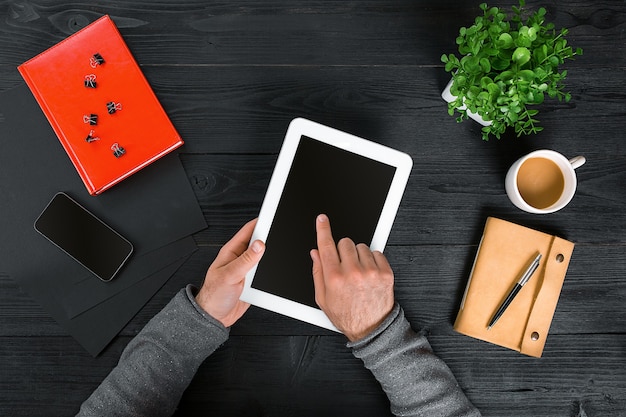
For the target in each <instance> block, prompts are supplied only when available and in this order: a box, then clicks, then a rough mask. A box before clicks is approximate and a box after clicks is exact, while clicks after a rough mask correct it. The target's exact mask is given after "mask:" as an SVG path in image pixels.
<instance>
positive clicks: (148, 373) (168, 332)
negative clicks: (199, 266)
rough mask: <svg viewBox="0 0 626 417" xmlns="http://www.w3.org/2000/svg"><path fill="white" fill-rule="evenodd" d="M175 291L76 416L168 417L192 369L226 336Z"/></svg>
mask: <svg viewBox="0 0 626 417" xmlns="http://www.w3.org/2000/svg"><path fill="white" fill-rule="evenodd" d="M193 291H194V289H193V287H191V286H187V288H186V289H183V290H181V291H180V292H179V293H178V294H177V295H176V296H175V297H174V298H173V299H172V301H170V303H169V304H168V305H167V306H166V307H165V308H164V309H163V310H162V311H161V312H160V313H159V314H157V315H156V316H154V318H153V319H152V320H150V322H149V323H148V324H147V325H146V326H145V327H144V328H143V330H142V331H141V332H140V333H139V334H138V335H137V336H136V337H135V338H134V339H133V340H132V341H131V342H130V343H129V344H128V346H126V349H124V352H122V356H121V358H120V361H119V363H118V365H117V366H116V367H115V368H114V369H113V370H112V371H111V373H110V374H109V375H108V376H107V377H106V379H105V380H104V381H103V382H102V384H101V385H100V386H99V387H98V388H97V389H96V391H94V392H93V394H92V395H91V396H90V397H89V398H88V399H87V401H85V402H84V403H83V404H82V406H81V408H80V411H79V413H78V416H81V417H83V416H105V415H106V416H170V415H172V414H173V413H174V411H175V410H176V407H177V406H178V403H179V401H180V399H181V397H182V395H183V392H184V391H185V389H186V388H187V386H188V385H189V383H190V382H191V380H192V378H193V377H194V375H195V373H196V371H197V370H198V367H199V366H200V365H201V364H202V362H203V361H204V360H205V359H206V358H207V357H208V356H209V355H210V354H211V353H213V352H214V351H215V350H216V349H217V348H218V347H219V346H220V345H221V344H222V343H224V342H225V341H226V340H227V339H228V333H229V330H228V329H227V328H225V327H224V326H223V325H222V324H221V323H220V322H219V321H217V320H216V319H214V318H213V317H211V316H210V315H209V314H207V313H206V312H205V311H204V310H203V309H202V308H201V307H200V306H199V305H198V304H197V303H196V300H195V297H194V294H193Z"/></svg>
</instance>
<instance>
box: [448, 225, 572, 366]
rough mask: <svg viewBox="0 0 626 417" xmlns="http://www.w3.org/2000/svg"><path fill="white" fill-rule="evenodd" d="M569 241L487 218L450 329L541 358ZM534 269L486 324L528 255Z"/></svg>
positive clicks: (570, 248) (568, 257) (564, 272)
mask: <svg viewBox="0 0 626 417" xmlns="http://www.w3.org/2000/svg"><path fill="white" fill-rule="evenodd" d="M573 250H574V244H573V243H572V242H569V241H567V240H565V239H561V238H559V237H557V236H553V235H550V234H547V233H543V232H540V231H537V230H533V229H530V228H527V227H524V226H520V225H517V224H514V223H511V222H507V221H505V220H501V219H497V218H493V217H489V218H488V219H487V223H486V225H485V229H484V232H483V237H482V240H481V243H480V245H479V247H478V253H477V255H476V258H475V260H474V266H473V268H472V272H471V273H470V277H469V280H468V283H467V287H466V289H465V294H464V296H463V300H462V302H461V308H460V310H459V313H458V315H457V318H456V322H455V323H454V329H455V330H456V331H457V332H459V333H463V334H465V335H468V336H471V337H474V338H477V339H481V340H484V341H487V342H490V343H494V344H496V345H500V346H503V347H506V348H509V349H513V350H516V351H518V352H521V353H523V354H525V355H529V356H534V357H541V354H542V353H543V348H544V345H545V343H546V339H547V336H548V331H549V329H550V324H551V322H552V317H553V315H554V312H555V309H556V305H557V302H558V299H559V295H560V293H561V288H562V286H563V281H564V279H565V274H566V272H567V267H568V265H569V262H570V258H571V256H572V252H573ZM537 253H541V255H542V259H541V262H540V264H539V268H538V269H537V270H536V271H535V273H534V274H533V275H532V277H531V278H530V280H529V281H528V283H527V284H526V285H524V286H523V287H522V289H521V290H520V292H519V293H518V294H517V296H516V297H515V299H514V300H513V301H512V302H511V304H510V305H509V307H508V308H507V310H506V311H505V312H504V314H503V315H502V317H501V318H500V319H499V320H498V322H497V323H496V324H495V325H494V326H493V327H492V328H491V329H490V330H487V325H488V323H489V321H490V319H491V318H492V316H493V315H494V313H495V312H496V310H497V309H498V307H499V306H500V304H501V303H502V301H503V300H504V299H505V298H506V296H507V294H508V293H509V291H510V290H511V289H512V288H513V286H514V285H515V283H516V282H517V281H518V280H519V279H520V276H521V274H522V273H523V272H524V270H525V269H526V268H527V267H528V265H529V263H530V262H531V261H532V260H533V258H534V257H535V256H536V255H537Z"/></svg>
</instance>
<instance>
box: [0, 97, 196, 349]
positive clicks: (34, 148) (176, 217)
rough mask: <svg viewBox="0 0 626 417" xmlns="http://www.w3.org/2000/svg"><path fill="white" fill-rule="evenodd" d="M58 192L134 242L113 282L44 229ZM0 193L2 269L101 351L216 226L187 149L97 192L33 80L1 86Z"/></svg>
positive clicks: (87, 343)
mask: <svg viewBox="0 0 626 417" xmlns="http://www.w3.org/2000/svg"><path fill="white" fill-rule="evenodd" d="M79 122H80V123H82V122H81V121H79ZM58 191H63V192H66V193H67V194H69V195H70V196H72V197H73V198H74V199H75V200H77V201H78V202H79V203H80V204H81V205H83V206H85V207H86V208H87V209H88V210H89V211H91V212H92V213H94V214H95V215H96V216H98V217H99V218H101V219H102V220H103V221H105V223H107V224H109V225H110V226H111V227H113V228H114V229H115V230H117V231H119V232H120V233H121V234H122V235H124V236H125V237H126V238H128V239H129V240H130V241H131V242H132V243H133V245H134V247H135V253H134V254H133V255H132V257H131V259H130V260H129V263H128V264H127V265H126V266H125V267H124V269H123V270H122V271H121V273H120V274H119V275H118V276H117V277H116V278H114V280H113V281H111V282H109V283H105V282H102V281H100V280H98V279H97V278H96V277H95V276H93V275H91V274H90V273H89V272H88V271H87V270H86V269H84V268H83V267H82V266H81V265H79V264H78V263H77V262H75V261H73V260H72V259H71V258H69V257H68V256H67V255H65V254H64V253H63V252H61V251H60V250H59V249H58V248H57V247H55V246H54V245H52V244H51V243H50V242H49V241H47V240H46V239H45V238H43V237H42V236H41V235H39V234H38V233H37V232H36V231H35V230H34V228H33V222H34V221H35V219H36V218H37V216H38V215H39V214H40V213H41V211H42V210H43V209H44V207H45V206H46V204H47V203H48V202H49V201H50V199H51V198H52V196H53V195H54V194H55V193H56V192H58ZM0 196H1V197H0V230H2V239H0V271H2V272H6V273H7V274H8V275H10V276H11V277H12V278H13V279H15V280H16V281H17V282H18V283H19V284H20V285H21V286H22V287H23V288H24V289H25V290H26V291H27V292H29V294H30V295H31V296H32V297H33V298H34V299H35V300H37V301H38V302H39V303H40V304H41V305H42V306H43V307H44V308H45V309H46V310H47V311H48V312H49V314H50V315H51V316H52V317H53V318H54V319H55V320H56V321H57V322H58V323H59V324H60V325H61V326H63V327H64V328H65V329H66V330H67V331H68V333H69V334H71V335H72V336H73V337H74V338H75V339H76V340H77V341H78V342H79V343H81V344H82V345H83V346H84V347H85V348H86V349H87V350H88V351H89V353H91V354H92V355H94V356H95V355H97V354H98V353H100V352H101V351H102V349H104V348H105V347H106V345H107V344H108V343H109V342H110V341H111V340H112V339H113V338H114V337H115V335H116V334H117V333H119V331H120V330H121V329H122V328H123V327H124V326H125V325H126V324H127V323H128V321H129V320H130V319H131V318H132V317H133V316H134V315H135V314H136V313H137V312H138V311H139V310H140V309H141V307H142V306H143V305H144V304H145V303H146V302H147V301H148V300H149V299H150V298H151V297H152V296H153V295H154V293H156V291H158V289H159V288H160V287H161V286H162V285H163V284H164V283H165V282H166V281H167V279H168V278H169V277H170V276H171V275H172V274H174V272H175V271H176V270H177V269H178V268H179V267H180V266H181V265H182V263H183V262H184V259H185V258H187V257H188V256H189V255H190V254H191V253H192V252H193V251H194V250H195V249H196V247H195V243H194V241H193V239H192V238H191V237H190V236H191V235H192V234H193V233H195V232H198V231H200V230H202V229H204V228H205V227H206V222H205V220H204V216H203V214H202V211H201V210H200V207H199V206H198V202H197V200H196V197H195V194H194V192H193V189H192V188H191V185H190V184H189V181H188V178H187V175H186V174H185V171H184V169H183V166H182V164H181V162H180V159H179V157H178V155H177V154H170V155H168V156H166V157H164V158H163V159H161V160H159V161H156V162H155V163H153V164H152V165H150V166H148V167H146V168H144V169H143V170H142V171H140V172H138V173H137V174H135V175H133V176H132V177H130V178H128V179H127V180H125V181H123V182H121V183H120V184H118V185H116V186H115V187H113V188H112V189H110V190H108V191H106V192H105V193H103V194H102V195H99V196H90V195H89V194H88V192H87V190H86V189H85V187H84V185H83V183H82V182H81V180H80V178H79V177H78V174H77V173H76V170H75V169H74V167H73V165H72V163H71V162H70V160H69V158H68V156H67V154H66V153H65V151H64V150H63V148H62V146H61V144H60V143H59V141H58V139H57V137H56V135H55V134H54V132H53V130H52V128H51V127H50V125H49V123H48V121H47V119H46V118H45V116H44V114H43V112H42V111H41V109H40V108H39V106H38V104H37V102H36V101H35V99H34V97H33V96H32V94H31V92H30V90H29V89H28V88H27V86H26V85H20V86H18V87H15V88H13V89H11V90H7V91H5V92H3V93H1V94H0ZM103 256H106V254H103Z"/></svg>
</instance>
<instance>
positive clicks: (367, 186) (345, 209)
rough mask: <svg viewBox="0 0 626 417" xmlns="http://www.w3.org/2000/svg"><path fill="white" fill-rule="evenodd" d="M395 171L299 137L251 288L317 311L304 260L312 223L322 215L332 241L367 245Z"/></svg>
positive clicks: (310, 241)
mask: <svg viewBox="0 0 626 417" xmlns="http://www.w3.org/2000/svg"><path fill="white" fill-rule="evenodd" d="M395 171H396V168H395V167H393V166H390V165H387V164H384V163H381V162H378V161H374V160H372V159H369V158H366V157H363V156H361V155H356V154H354V153H351V152H348V151H345V150H343V149H339V148H336V147H334V146H331V145H328V144H325V143H323V142H320V141H317V140H314V139H311V138H309V137H306V136H302V137H301V139H300V143H299V145H298V148H297V150H296V154H295V157H294V160H293V162H292V165H291V169H290V171H289V176H288V178H287V181H286V183H285V187H284V189H283V193H282V196H281V198H280V201H279V203H278V207H277V209H276V213H275V216H274V221H273V223H272V226H271V228H270V231H269V234H268V236H267V239H266V242H265V243H266V250H265V254H264V255H263V258H262V259H261V262H260V263H259V265H258V267H257V271H256V273H255V275H254V280H253V281H252V285H251V286H252V287H253V288H256V289H258V290H261V291H265V292H268V293H271V294H274V295H277V296H280V297H283V298H287V299H290V300H293V301H296V302H299V303H301V304H305V305H308V306H311V307H314V308H319V307H318V306H317V304H316V303H315V290H314V286H313V275H312V273H311V270H312V265H313V264H312V261H311V257H310V255H309V252H310V250H311V249H314V248H316V247H317V243H316V234H315V218H316V217H317V215H318V214H320V213H325V214H327V215H328V217H329V218H330V224H331V227H332V231H333V237H334V238H335V241H336V242H338V241H339V240H340V239H341V238H343V237H349V238H351V239H352V240H354V241H355V243H367V244H368V245H369V244H370V243H371V241H372V237H373V236H374V231H375V229H376V225H377V223H378V219H379V217H380V213H381V211H382V208H383V206H384V203H385V200H386V198H387V194H388V192H389V187H390V186H391V182H392V180H393V177H394V175H395Z"/></svg>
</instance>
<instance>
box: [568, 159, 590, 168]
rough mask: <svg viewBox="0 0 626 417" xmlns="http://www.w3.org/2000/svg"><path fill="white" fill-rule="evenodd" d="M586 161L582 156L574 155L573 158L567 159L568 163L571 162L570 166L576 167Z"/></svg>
mask: <svg viewBox="0 0 626 417" xmlns="http://www.w3.org/2000/svg"><path fill="white" fill-rule="evenodd" d="M585 162H587V159H585V157H584V156H575V157H574V158H572V159H570V160H569V163H570V164H572V168H574V169H576V168H579V167H581V166H583V165H584V164H585Z"/></svg>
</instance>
